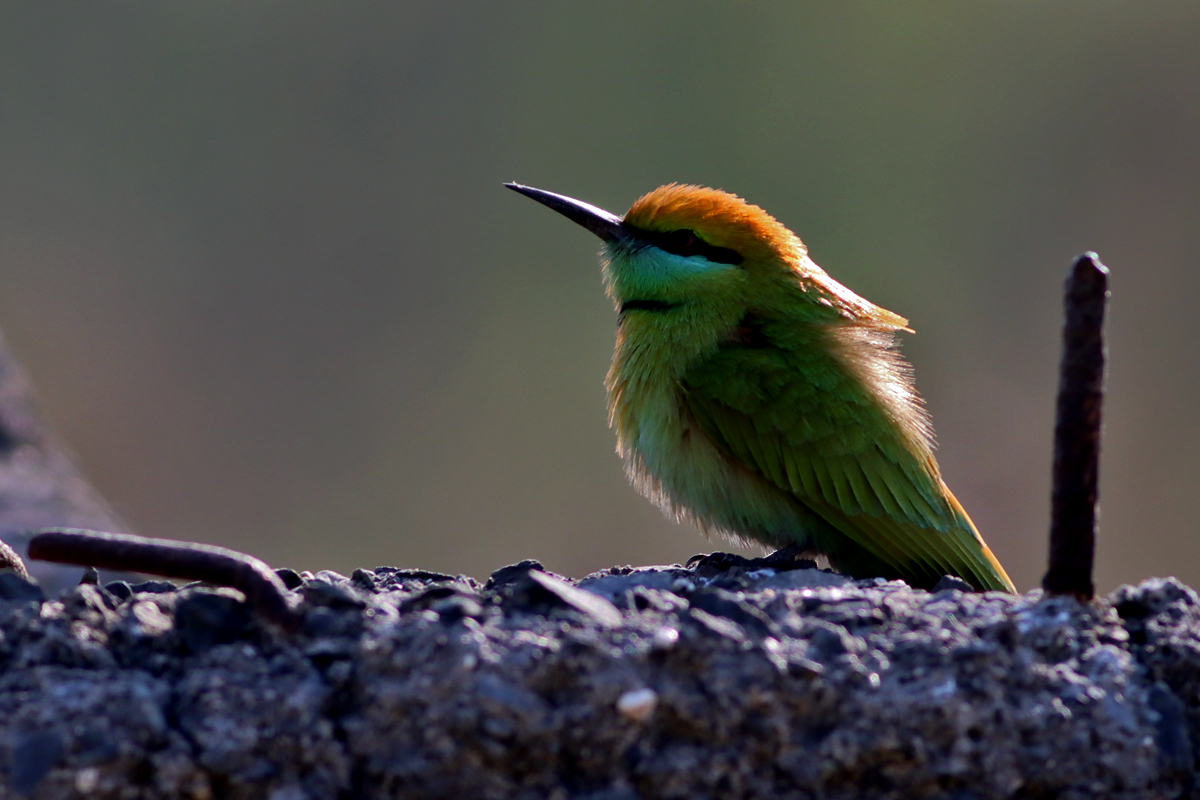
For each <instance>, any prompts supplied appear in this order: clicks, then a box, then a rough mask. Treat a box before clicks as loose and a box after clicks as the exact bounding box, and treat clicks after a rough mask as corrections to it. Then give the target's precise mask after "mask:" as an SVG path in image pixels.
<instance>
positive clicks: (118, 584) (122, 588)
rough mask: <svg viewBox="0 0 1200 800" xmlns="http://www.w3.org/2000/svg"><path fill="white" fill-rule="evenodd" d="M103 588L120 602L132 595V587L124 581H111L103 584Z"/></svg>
mask: <svg viewBox="0 0 1200 800" xmlns="http://www.w3.org/2000/svg"><path fill="white" fill-rule="evenodd" d="M104 588H105V590H106V591H107V592H108V593H109V594H111V595H112V596H113V597H115V598H117V599H118V600H120V601H121V602H125V601H126V600H128V599H129V598H130V597H132V596H133V589H132V587H130V585H129V584H128V583H126V582H125V581H112V582H111V583H106V584H104Z"/></svg>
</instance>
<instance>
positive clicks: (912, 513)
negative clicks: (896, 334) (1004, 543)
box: [683, 334, 1015, 591]
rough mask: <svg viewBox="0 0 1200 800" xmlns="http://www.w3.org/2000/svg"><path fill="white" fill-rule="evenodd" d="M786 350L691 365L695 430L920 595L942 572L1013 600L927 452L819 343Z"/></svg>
mask: <svg viewBox="0 0 1200 800" xmlns="http://www.w3.org/2000/svg"><path fill="white" fill-rule="evenodd" d="M814 335H819V334H814ZM792 340H793V341H792V342H791V346H790V347H788V346H780V345H779V344H777V343H776V341H770V340H767V339H761V340H759V341H757V342H756V343H755V344H752V345H746V344H742V343H731V344H729V345H725V346H722V347H721V348H719V349H718V350H717V351H716V352H715V353H714V354H712V355H710V356H707V357H705V358H703V359H701V360H700V361H698V362H697V363H695V364H693V365H692V366H691V368H690V369H688V370H687V372H686V373H685V375H684V377H683V387H684V392H685V394H684V396H685V403H686V405H687V406H688V409H689V410H690V411H691V413H692V415H693V416H694V417H695V419H696V420H697V422H698V423H699V425H700V427H701V429H702V430H703V431H704V432H705V433H706V434H707V435H708V436H709V437H710V438H711V439H712V440H713V441H714V442H715V443H716V444H717V446H718V447H720V448H722V449H723V450H724V451H725V452H726V453H728V454H729V455H731V456H733V457H734V458H736V459H738V460H739V461H741V462H742V463H744V464H746V465H747V466H749V467H751V468H752V469H754V470H756V471H757V472H759V473H760V474H761V475H762V476H763V477H764V478H766V479H767V480H769V481H770V482H771V483H773V484H775V485H776V486H778V487H780V488H781V489H784V490H785V491H788V492H790V493H791V494H793V495H794V496H795V497H796V498H797V499H798V500H800V501H801V502H802V503H803V504H804V505H806V506H807V507H809V508H810V509H812V510H813V511H815V512H816V513H817V514H819V515H820V516H821V517H823V518H824V519H825V520H826V521H827V522H829V523H830V524H831V525H832V526H833V527H834V528H836V529H837V530H838V531H840V532H841V533H842V534H844V535H845V536H846V537H848V538H849V539H850V540H851V541H852V542H853V543H854V544H855V545H857V546H858V547H859V548H861V549H862V550H865V551H866V552H867V553H869V554H870V557H872V558H873V559H875V560H877V561H879V562H882V563H883V564H885V565H887V566H888V567H889V568H890V569H892V570H894V571H895V574H896V575H897V576H899V577H902V578H905V579H907V580H909V581H910V582H913V583H915V584H917V585H928V584H929V583H931V582H935V581H937V580H938V579H939V578H940V577H941V576H942V575H944V574H947V573H950V574H954V575H958V576H959V577H961V578H963V579H965V580H967V581H969V582H970V583H971V584H973V585H975V586H976V587H978V588H982V589H1000V590H1007V591H1015V589H1014V587H1013V584H1012V582H1011V581H1010V580H1009V579H1008V576H1007V575H1006V574H1005V573H1004V569H1003V568H1002V567H1001V566H1000V564H999V562H998V561H997V560H996V558H995V556H993V555H992V553H991V551H990V550H989V549H988V548H987V546H986V545H985V544H984V542H983V540H982V538H981V537H980V536H979V533H978V532H977V531H976V529H975V526H974V524H972V522H971V520H970V518H969V517H968V516H967V514H966V512H965V511H964V510H963V508H962V506H961V505H959V503H958V501H957V500H956V499H955V498H954V495H952V494H951V493H950V490H949V489H947V488H946V485H945V484H944V483H943V482H942V480H941V477H940V476H939V474H938V469H937V465H936V462H935V461H934V459H933V456H932V454H931V452H930V450H929V447H928V445H927V444H925V443H924V442H923V441H913V436H912V434H911V433H910V432H906V431H905V430H904V426H903V425H901V424H898V422H897V421H896V420H895V419H894V418H893V417H890V416H889V414H888V411H887V409H886V407H885V406H884V405H883V404H881V403H880V401H879V399H878V398H877V397H875V396H872V395H871V394H870V393H869V390H868V389H867V388H866V387H865V386H864V385H863V383H862V381H861V379H860V378H858V377H857V376H855V375H854V374H853V373H852V371H851V370H849V369H848V368H847V366H846V364H845V362H839V361H838V360H837V359H836V357H834V356H832V355H831V354H830V353H831V348H830V347H828V346H817V345H819V344H824V345H828V342H827V341H826V342H822V343H818V342H805V341H799V340H796V337H795V335H794V334H793V335H792ZM885 355H887V356H888V357H889V358H893V359H895V360H896V363H899V361H898V357H897V356H895V355H894V354H891V353H888V354H885ZM829 549H830V550H831V551H837V550H838V548H837V547H836V546H834V547H831V548H829ZM841 549H842V552H841V554H840V559H835V558H834V553H833V552H831V553H830V555H831V560H833V561H834V563H835V565H837V566H841V567H843V568H848V570H849V571H850V572H852V573H853V572H854V564H853V561H854V557H853V556H854V552H855V550H856V549H855V548H853V547H849V548H847V547H845V545H844V543H842V548H841ZM839 560H840V561H841V564H839Z"/></svg>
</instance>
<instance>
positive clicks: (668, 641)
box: [653, 628, 679, 650]
mask: <svg viewBox="0 0 1200 800" xmlns="http://www.w3.org/2000/svg"><path fill="white" fill-rule="evenodd" d="M678 642H679V631H677V630H675V629H674V628H659V629H658V630H656V631H655V632H654V641H653V644H654V649H655V650H670V649H671V648H672V647H674V646H675V645H676V644H677V643H678Z"/></svg>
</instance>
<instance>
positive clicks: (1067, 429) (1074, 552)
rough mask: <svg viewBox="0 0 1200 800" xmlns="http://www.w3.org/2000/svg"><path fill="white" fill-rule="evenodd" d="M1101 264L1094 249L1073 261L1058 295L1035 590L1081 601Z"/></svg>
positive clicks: (1095, 421)
mask: <svg viewBox="0 0 1200 800" xmlns="http://www.w3.org/2000/svg"><path fill="white" fill-rule="evenodd" d="M1107 299H1108V268H1107V267H1105V266H1104V265H1103V264H1101V263H1100V258H1099V256H1097V255H1096V254H1095V253H1084V254H1083V255H1081V256H1079V257H1078V258H1076V259H1075V263H1074V264H1072V265H1071V271H1070V273H1069V274H1068V275H1067V282H1066V292H1065V298H1064V304H1065V310H1066V322H1065V324H1064V326H1063V355H1062V365H1061V367H1060V369H1059V378H1058V409H1057V417H1056V421H1055V425H1054V489H1053V495H1052V497H1051V511H1050V567H1049V569H1048V570H1047V571H1046V576H1045V577H1044V578H1042V588H1043V589H1045V590H1046V592H1047V593H1050V594H1066V595H1073V596H1075V597H1077V598H1079V599H1080V600H1082V601H1088V600H1091V599H1092V597H1093V596H1094V594H1095V587H1094V586H1093V584H1092V561H1093V557H1094V555H1095V550H1096V500H1097V490H1098V487H1097V483H1098V477H1099V461H1100V420H1101V405H1102V404H1103V401H1104V337H1103V328H1104V308H1105V304H1106V302H1107Z"/></svg>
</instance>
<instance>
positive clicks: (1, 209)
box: [0, 0, 1200, 591]
mask: <svg viewBox="0 0 1200 800" xmlns="http://www.w3.org/2000/svg"><path fill="white" fill-rule="evenodd" d="M1197 42H1200V5H1198V4H1196V3H1195V2H1194V0H1182V1H1181V2H1143V3H1137V4H1128V3H1116V2H1096V0H1077V1H1076V2H1067V1H1063V2H1056V3H1052V4H1049V3H1041V2H1032V1H1030V2H1014V1H1013V0H995V1H994V2H985V1H982V0H976V2H972V3H949V2H942V3H934V2H920V3H906V4H882V3H873V2H865V1H857V0H855V1H850V2H837V3H833V2H830V3H805V4H798V3H793V4H788V3H755V2H745V3H736V4H734V3H728V4H722V3H706V2H658V3H641V2H626V3H615V2H610V3H570V4H567V3H555V2H519V3H518V2H512V3H502V4H501V3H483V2H475V3H419V4H417V3H389V4H382V3H363V2H346V3H333V2H328V3H306V2H249V3H246V2H204V3H182V2H179V3H175V2H165V3H145V2H127V3H96V4H88V5H72V6H67V5H64V4H58V3H53V2H45V3H32V4H6V5H4V6H3V8H0V329H2V330H3V332H4V334H5V335H6V336H7V338H8V340H9V342H10V344H11V346H12V348H13V350H14V351H15V352H16V354H17V357H18V358H19V359H20V360H21V362H22V363H23V364H24V366H25V368H26V370H27V371H28V372H29V374H30V376H31V378H32V380H33V383H34V385H35V386H36V387H37V389H38V390H39V392H40V395H41V398H42V404H43V407H44V409H45V410H46V412H47V414H48V415H49V417H50V419H51V422H52V423H53V424H54V425H55V427H56V428H57V429H58V431H59V433H60V434H61V435H62V436H63V437H64V438H65V439H66V440H67V441H69V442H70V444H71V445H72V447H73V448H74V450H75V452H76V454H77V456H78V458H79V460H80V462H81V464H82V466H83V468H84V469H85V471H86V472H87V474H88V475H89V476H90V478H91V479H92V481H93V482H94V483H95V484H96V485H97V487H98V488H99V489H100V491H101V492H102V493H103V494H104V495H105V496H106V497H107V498H108V499H109V500H110V501H111V502H112V503H113V504H114V506H115V507H116V509H117V512H118V513H119V514H120V515H121V516H122V517H123V518H124V519H125V521H126V522H127V523H128V526H129V528H130V529H131V530H134V531H136V532H139V533H143V534H147V535H154V536H165V537H176V538H183V539H193V540H200V541H204V542H210V543H215V544H221V545H227V546H232V547H237V548H240V549H243V550H247V551H249V552H252V553H254V554H255V555H258V556H260V557H262V558H264V559H266V560H268V561H269V562H271V563H272V564H273V565H274V566H290V567H294V568H297V569H314V570H316V569H321V568H332V569H336V570H339V571H342V572H346V573H348V572H349V571H351V570H352V569H354V568H355V567H358V566H365V567H372V566H376V565H381V564H388V565H399V566H404V567H420V568H424V569H430V570H439V571H447V572H452V573H458V572H463V573H467V574H471V575H474V576H477V577H486V575H487V574H488V573H489V572H490V571H492V570H493V569H496V568H498V567H500V566H502V565H504V564H508V563H511V562H513V561H516V560H518V559H520V558H524V557H533V558H537V559H540V560H541V561H542V562H544V563H545V564H546V566H547V567H548V568H550V569H553V570H555V571H558V572H561V573H566V574H570V575H575V576H580V575H583V574H586V573H588V572H590V571H593V570H596V569H601V568H605V567H608V566H611V565H614V564H634V565H641V564H653V563H670V562H676V561H681V560H684V559H686V558H688V557H689V556H691V555H692V554H694V553H697V552H701V551H707V550H711V549H714V548H723V549H728V548H727V547H726V545H725V544H724V543H722V542H711V543H706V542H705V541H704V539H702V538H701V537H700V536H699V535H698V534H697V533H696V531H694V530H693V529H691V528H688V527H681V526H677V525H675V524H673V523H671V522H669V521H667V520H665V519H663V518H662V517H661V516H660V515H659V512H658V511H657V510H656V509H654V508H653V507H652V506H651V505H650V504H649V503H648V502H646V501H645V500H644V499H642V498H641V497H640V496H638V495H637V494H635V493H634V492H633V491H632V490H631V489H630V488H629V487H628V486H627V485H626V481H625V478H624V476H623V474H622V471H621V464H620V462H619V460H618V459H617V457H616V455H615V454H614V452H613V447H614V438H613V435H612V433H611V432H610V431H609V430H608V428H607V425H606V417H605V397H604V389H603V386H602V379H603V375H604V371H605V369H606V367H607V364H608V359H609V356H610V354H611V348H612V340H613V332H614V327H615V315H614V313H613V310H612V307H611V305H610V304H609V301H608V300H607V299H606V298H605V297H604V295H603V292H602V289H601V285H600V278H599V270H598V268H597V263H596V257H595V255H596V251H597V249H598V242H597V241H596V240H595V239H594V238H593V237H591V236H590V235H589V234H587V233H586V232H584V231H582V230H581V229H579V228H578V227H576V226H574V225H572V224H570V223H569V222H567V221H566V220H564V219H562V218H560V217H558V216H557V215H555V214H553V213H552V212H550V211H548V210H547V209H545V208H542V207H539V206H538V205H537V204H535V203H532V202H530V201H529V200H527V199H525V198H522V197H519V196H517V195H515V194H513V193H511V192H508V191H505V190H504V189H503V188H502V187H501V185H500V184H501V182H502V181H506V180H517V181H520V182H522V183H527V184H530V185H533V186H538V187H541V188H546V189H550V190H553V191H557V192H562V193H565V194H570V195H573V196H575V197H579V198H581V199H584V200H587V201H589V202H592V203H595V204H597V205H600V206H603V207H605V208H608V209H610V210H612V211H615V212H618V213H622V212H623V211H624V210H625V209H626V208H627V207H628V206H629V204H630V203H631V202H632V201H633V200H634V199H635V198H637V197H638V196H639V195H641V194H642V193H644V192H646V191H649V190H650V189H652V188H654V187H655V186H658V185H659V184H662V183H666V182H669V181H683V182H693V183H701V184H706V185H710V186H717V187H720V188H724V189H727V190H729V191H733V192H736V193H738V194H740V195H742V196H743V197H746V198H747V199H749V200H751V201H752V202H754V203H757V204H759V205H761V206H763V207H765V208H766V209H767V210H768V211H770V212H771V213H772V214H774V215H775V216H776V217H778V218H779V219H780V220H782V221H783V222H784V223H785V224H787V225H788V226H790V227H791V228H793V229H794V230H795V231H796V232H797V233H799V234H800V236H801V237H802V238H803V239H804V240H805V241H806V242H807V243H808V245H809V248H810V253H811V255H812V256H813V258H814V260H815V261H816V262H817V263H818V264H820V265H822V266H823V267H825V268H826V269H827V270H828V271H829V272H830V273H831V274H832V275H833V276H834V277H835V278H837V279H838V280H839V281H841V282H842V283H845V284H846V285H848V286H849V287H850V288H852V289H853V290H855V291H856V292H858V293H860V294H862V295H864V296H865V297H867V298H869V299H870V300H872V301H874V302H876V303H879V304H881V305H883V306H885V307H887V308H889V309H892V310H894V311H896V312H898V313H901V314H903V315H904V316H906V317H908V318H909V319H910V321H911V325H912V327H913V328H915V329H916V331H917V335H915V336H908V337H905V342H904V351H905V353H906V354H907V355H908V357H909V358H910V359H911V360H912V361H913V362H914V364H915V366H916V371H917V384H918V386H919V388H920V390H921V391H922V393H923V394H924V396H925V398H926V400H927V402H928V405H929V407H930V409H931V411H932V414H933V419H934V422H935V425H936V427H937V431H938V437H939V441H940V450H939V458H940V461H941V464H942V468H943V471H944V473H945V476H946V479H947V482H948V483H949V485H950V486H951V487H952V488H953V489H954V491H955V493H956V494H957V495H958V497H959V499H960V500H962V502H963V503H964V505H965V506H966V507H967V509H968V510H969V511H970V513H971V514H972V516H973V517H974V519H975V521H976V522H977V524H978V525H979V528H980V530H981V531H982V532H983V533H984V535H985V537H986V538H987V540H988V542H989V543H990V544H991V546H992V548H993V549H994V550H995V552H996V553H997V555H998V556H999V557H1000V559H1001V560H1002V561H1003V562H1004V564H1005V565H1006V566H1007V567H1008V570H1009V572H1010V573H1011V575H1012V577H1013V579H1014V580H1015V582H1016V583H1017V585H1018V587H1020V588H1021V589H1028V588H1032V587H1034V586H1036V585H1038V582H1039V581H1040V578H1041V575H1042V572H1043V570H1044V568H1045V560H1046V529H1047V524H1048V522H1047V520H1048V514H1049V510H1048V509H1049V481H1050V459H1051V434H1052V427H1053V405H1054V395H1055V389H1056V382H1057V374H1056V373H1057V362H1058V356H1059V336H1060V325H1061V299H1060V297H1061V284H1062V280H1063V277H1064V275H1065V273H1066V270H1067V267H1068V265H1069V264H1070V262H1071V260H1072V258H1073V257H1074V256H1075V255H1076V254H1078V253H1080V252H1082V251H1084V250H1089V249H1090V250H1096V251H1097V252H1098V253H1099V254H1100V256H1101V257H1102V259H1103V260H1104V261H1105V262H1106V263H1107V264H1108V265H1109V267H1110V268H1111V269H1112V273H1113V274H1112V302H1111V306H1110V312H1109V313H1110V317H1109V325H1108V337H1109V352H1110V371H1109V379H1108V386H1109V394H1108V399H1107V406H1106V408H1105V421H1106V428H1105V434H1104V437H1105V438H1104V458H1103V462H1102V467H1101V471H1102V481H1103V482H1102V491H1101V503H1102V517H1101V532H1100V541H1099V551H1098V567H1097V570H1098V571H1097V580H1098V587H1099V588H1100V589H1101V590H1104V591H1107V590H1109V589H1112V588H1113V587H1115V586H1116V585H1117V584H1119V583H1122V582H1132V581H1137V580H1140V579H1142V578H1144V577H1147V576H1150V575H1178V576H1179V577H1180V578H1182V579H1184V580H1185V581H1188V582H1189V583H1192V584H1200V535H1197V534H1198V532H1200V531H1198V528H1200V523H1198V519H1200V486H1198V484H1200V425H1198V423H1197V421H1196V414H1195V412H1196V408H1197V402H1198V398H1200V369H1198V368H1200V314H1198V313H1197V311H1196V307H1197V300H1198V299H1200V270H1198V269H1197V254H1200V46H1197Z"/></svg>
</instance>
